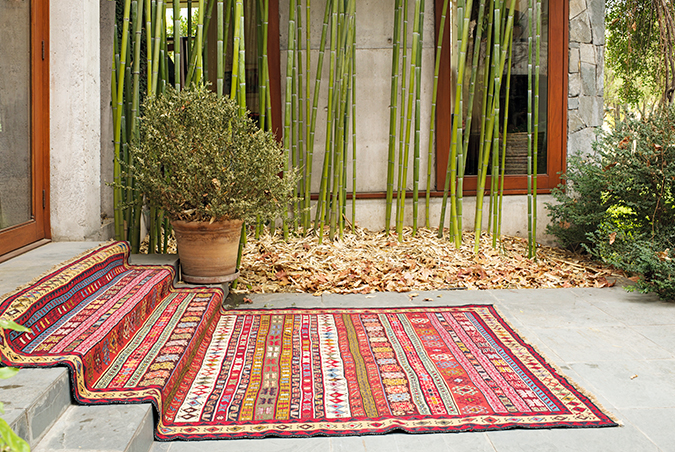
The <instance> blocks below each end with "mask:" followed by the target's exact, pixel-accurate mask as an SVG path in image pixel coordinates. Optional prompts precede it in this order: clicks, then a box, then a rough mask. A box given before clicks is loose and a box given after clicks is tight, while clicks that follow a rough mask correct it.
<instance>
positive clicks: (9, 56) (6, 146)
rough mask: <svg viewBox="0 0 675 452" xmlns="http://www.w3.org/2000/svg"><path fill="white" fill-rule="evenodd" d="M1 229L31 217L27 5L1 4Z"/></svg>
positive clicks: (25, 1)
mask: <svg viewBox="0 0 675 452" xmlns="http://www.w3.org/2000/svg"><path fill="white" fill-rule="evenodd" d="M0 29H1V30H2V39H0V74H2V77H0V229H4V228H7V227H10V226H15V225H17V224H21V223H25V222H26V221H29V220H30V219H31V217H32V202H31V198H32V196H31V195H32V193H31V116H30V114H31V109H30V102H31V98H30V87H31V77H30V1H29V0H0Z"/></svg>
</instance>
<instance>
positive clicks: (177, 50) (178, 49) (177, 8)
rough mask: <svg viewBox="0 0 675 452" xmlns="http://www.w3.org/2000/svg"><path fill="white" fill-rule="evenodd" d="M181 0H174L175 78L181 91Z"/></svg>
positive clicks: (177, 88)
mask: <svg viewBox="0 0 675 452" xmlns="http://www.w3.org/2000/svg"><path fill="white" fill-rule="evenodd" d="M180 22H181V21H180V0H173V63H174V64H173V74H174V75H173V78H174V80H173V81H174V85H175V88H176V90H177V91H180V81H181V80H180V79H181V74H182V72H181V37H180V35H181V29H180Z"/></svg>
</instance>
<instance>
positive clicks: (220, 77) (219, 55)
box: [216, 0, 225, 97]
mask: <svg viewBox="0 0 675 452" xmlns="http://www.w3.org/2000/svg"><path fill="white" fill-rule="evenodd" d="M224 20H225V5H224V1H223V0H218V3H216V23H217V29H216V94H218V97H222V95H223V88H224V83H225V60H224V59H223V56H224V55H223V54H224V53H225V52H224V50H223V48H224V40H225V39H224V38H225V29H224V25H225V23H224Z"/></svg>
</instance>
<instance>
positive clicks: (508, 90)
mask: <svg viewBox="0 0 675 452" xmlns="http://www.w3.org/2000/svg"><path fill="white" fill-rule="evenodd" d="M508 46H509V50H508V53H509V63H508V64H509V65H508V70H507V75H506V96H505V97H506V101H505V105H504V137H503V140H504V141H503V144H502V164H501V178H500V185H499V206H498V209H499V217H498V223H497V229H496V230H495V234H496V235H497V236H498V237H499V241H500V242H501V236H502V200H503V198H504V175H505V172H506V139H507V135H508V132H507V129H506V126H507V123H508V119H509V103H510V94H511V69H512V68H513V59H512V55H513V39H511V41H510V42H509V43H508Z"/></svg>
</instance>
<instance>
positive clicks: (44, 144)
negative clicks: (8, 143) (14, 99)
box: [0, 0, 51, 260]
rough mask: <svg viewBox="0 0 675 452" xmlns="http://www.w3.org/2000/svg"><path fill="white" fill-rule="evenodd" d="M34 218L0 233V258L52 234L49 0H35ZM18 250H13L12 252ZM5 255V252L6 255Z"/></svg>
mask: <svg viewBox="0 0 675 452" xmlns="http://www.w3.org/2000/svg"><path fill="white" fill-rule="evenodd" d="M30 8H31V13H30V14H31V23H30V27H31V30H30V33H31V38H30V40H31V56H30V60H31V166H32V174H31V176H32V180H31V186H32V191H33V193H32V199H31V201H32V218H31V219H30V220H29V221H27V222H25V223H22V224H19V225H16V226H12V227H10V228H7V229H3V231H2V232H1V233H0V260H6V258H7V257H8V256H9V254H8V253H10V252H11V251H15V250H17V249H20V248H24V247H31V244H33V247H34V246H35V245H34V244H36V243H37V244H41V243H43V242H44V241H45V239H46V240H48V239H50V238H51V225H50V219H49V0H31V5H30ZM13 254H15V253H12V255H13ZM3 255H4V256H3Z"/></svg>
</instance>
